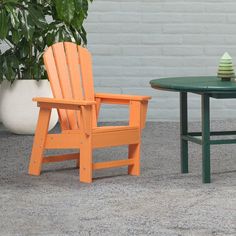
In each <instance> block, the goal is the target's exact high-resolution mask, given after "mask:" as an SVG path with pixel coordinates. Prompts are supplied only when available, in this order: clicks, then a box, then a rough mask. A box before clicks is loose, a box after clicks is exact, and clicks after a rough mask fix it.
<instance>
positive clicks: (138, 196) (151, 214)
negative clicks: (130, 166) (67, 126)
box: [0, 121, 236, 236]
mask: <svg viewBox="0 0 236 236" xmlns="http://www.w3.org/2000/svg"><path fill="white" fill-rule="evenodd" d="M212 126H213V128H214V129H218V130H219V129H220V128H221V129H228V130H232V129H234V130H236V122H234V121H232V122H231V121H228V122H227V123H225V122H213V123H212ZM190 127H191V129H192V130H195V131H196V130H197V129H199V123H191V124H190ZM178 134H179V125H178V123H167V122H160V123H147V127H146V129H145V130H144V133H143V147H142V174H141V176H140V177H132V176H128V175H126V172H127V171H126V168H120V169H112V170H100V171H97V172H96V173H95V175H94V177H95V179H94V182H93V183H92V184H90V185H87V184H82V183H80V182H79V174H78V170H77V169H75V162H74V161H69V162H64V163H58V164H48V165H45V166H44V168H43V170H44V171H43V173H42V175H41V176H40V177H32V176H29V175H27V165H28V161H29V155H30V151H31V146H32V140H33V137H32V136H19V135H13V134H10V133H8V132H7V131H6V130H4V129H3V127H0V235H4V236H5V235H109V236H110V235H158V236H159V235H160V236H162V235H163V236H164V235H171V236H172V235H173V236H175V235H176V236H177V235H181V236H182V235H184V236H185V235H186V236H188V235H190V236H208V235H232V236H233V235H234V236H235V235H236V188H235V187H236V145H224V146H214V147H213V148H212V151H211V155H212V172H213V174H212V181H213V183H211V184H202V183H201V147H200V146H198V145H196V144H190V147H189V153H190V173H189V174H180V161H179V137H178ZM126 155H127V148H126V147H119V148H112V149H103V150H96V151H95V152H94V159H95V160H96V161H99V160H107V159H116V158H118V157H125V156H126Z"/></svg>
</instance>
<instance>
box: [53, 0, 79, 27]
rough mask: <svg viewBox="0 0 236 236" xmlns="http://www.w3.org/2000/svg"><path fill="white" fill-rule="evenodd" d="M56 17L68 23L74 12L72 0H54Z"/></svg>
mask: <svg viewBox="0 0 236 236" xmlns="http://www.w3.org/2000/svg"><path fill="white" fill-rule="evenodd" d="M55 6H56V11H57V15H58V18H59V19H60V20H63V21H64V22H65V23H67V24H70V22H71V21H72V19H73V18H74V14H75V2H74V0H55Z"/></svg>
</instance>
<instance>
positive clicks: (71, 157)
mask: <svg viewBox="0 0 236 236" xmlns="http://www.w3.org/2000/svg"><path fill="white" fill-rule="evenodd" d="M79 158H80V155H79V153H72V154H64V155H55V156H47V157H44V158H43V163H50V162H60V161H69V160H77V159H79Z"/></svg>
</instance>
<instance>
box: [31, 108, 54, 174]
mask: <svg viewBox="0 0 236 236" xmlns="http://www.w3.org/2000/svg"><path fill="white" fill-rule="evenodd" d="M50 116H51V109H48V108H40V111H39V117H38V123H37V127H36V131H35V137H34V144H33V148H32V153H31V157H30V164H29V174H30V175H40V172H41V167H42V160H43V151H44V147H45V141H46V137H47V133H48V126H49V121H50Z"/></svg>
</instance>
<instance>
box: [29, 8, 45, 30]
mask: <svg viewBox="0 0 236 236" xmlns="http://www.w3.org/2000/svg"><path fill="white" fill-rule="evenodd" d="M29 14H30V17H31V19H32V22H34V24H35V25H36V26H37V27H39V28H40V29H43V28H45V26H46V24H47V22H46V19H45V16H44V15H43V11H42V9H41V8H40V7H39V6H37V8H36V6H35V5H34V4H29Z"/></svg>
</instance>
